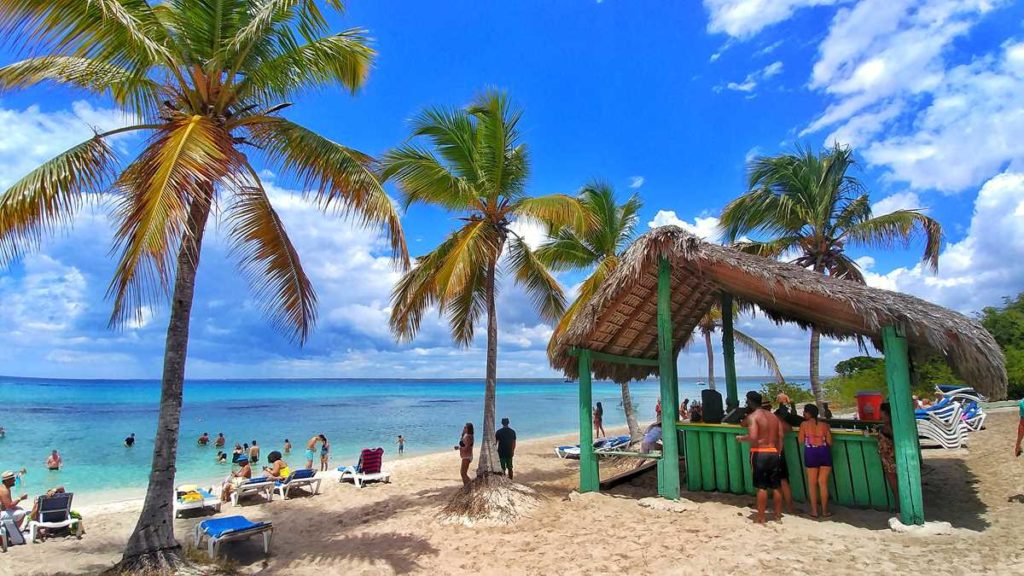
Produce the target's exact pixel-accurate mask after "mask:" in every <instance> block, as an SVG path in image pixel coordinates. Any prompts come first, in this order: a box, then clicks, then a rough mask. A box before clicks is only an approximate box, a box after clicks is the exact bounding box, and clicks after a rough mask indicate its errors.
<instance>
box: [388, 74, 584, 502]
mask: <svg viewBox="0 0 1024 576" xmlns="http://www.w3.org/2000/svg"><path fill="white" fill-rule="evenodd" d="M520 116H521V112H520V111H519V110H518V109H516V108H514V107H512V105H511V104H510V103H509V100H508V97H507V96H506V95H505V94H503V93H499V92H494V91H491V92H487V93H485V94H483V95H481V96H480V97H478V98H476V99H475V100H474V101H473V102H472V103H471V104H470V105H469V106H467V107H465V108H454V109H453V108H442V107H438V108H430V109H427V110H425V111H424V112H422V113H421V114H419V115H418V116H417V117H416V118H415V119H414V120H413V123H412V124H413V131H412V138H413V140H412V141H410V142H409V143H407V144H404V145H402V146H400V147H398V148H396V149H394V150H392V151H391V152H388V153H387V154H386V155H385V157H384V160H383V174H384V176H385V178H388V179H394V180H395V181H396V182H397V183H398V187H399V189H400V190H401V193H402V196H403V200H404V202H405V205H406V207H408V206H410V205H412V204H417V203H424V204H432V205H435V206H438V207H440V208H443V209H445V210H447V211H448V212H451V213H452V214H454V215H457V217H458V218H459V220H460V221H461V225H460V226H459V228H457V229H456V230H454V231H453V232H452V233H451V234H449V235H448V237H447V238H446V239H445V240H444V241H443V242H442V243H441V244H440V245H439V246H438V247H437V248H435V249H434V250H433V251H432V252H430V253H428V254H425V255H423V256H420V257H418V258H417V259H416V261H415V263H414V265H413V267H412V268H411V269H410V270H409V271H408V272H407V273H405V275H403V277H402V278H401V279H400V280H399V281H398V283H397V284H396V285H395V289H394V292H393V294H392V297H391V301H392V310H391V320H390V324H391V329H392V331H393V332H394V333H395V335H396V336H397V337H398V339H399V340H406V341H407V340H411V339H412V338H413V337H415V335H416V333H417V332H418V330H419V327H420V322H421V320H422V318H423V315H424V313H426V312H427V311H428V309H430V308H433V307H436V308H437V309H438V311H439V313H440V314H442V315H444V316H446V317H447V318H448V322H449V325H450V327H451V333H452V337H453V338H454V339H455V342H456V343H458V344H459V345H462V346H469V345H470V344H471V343H472V341H473V336H474V334H475V331H476V325H477V323H478V322H479V321H480V320H481V319H483V318H486V322H487V360H486V372H485V374H486V377H485V388H484V418H483V434H482V437H478V439H479V443H480V458H479V462H478V465H477V476H476V480H474V482H473V483H472V484H471V485H470V487H469V489H467V490H463V491H462V492H460V493H459V494H458V495H457V496H456V498H455V500H453V505H457V506H456V508H458V507H459V506H461V507H462V509H465V510H469V509H470V508H472V507H473V506H472V502H473V501H476V502H484V500H485V499H486V496H487V495H486V493H485V490H486V489H489V488H492V487H498V488H500V487H501V484H502V483H501V482H500V481H496V480H495V479H496V478H497V477H495V476H494V474H495V473H498V472H499V469H498V460H497V457H496V456H497V455H496V448H495V445H494V409H495V406H494V401H495V391H496V380H497V360H498V318H497V311H496V310H495V294H496V293H497V290H498V276H499V272H500V270H499V269H500V268H504V269H505V270H507V271H508V272H510V273H511V274H512V275H513V276H514V277H515V280H516V283H517V284H519V285H521V286H522V287H523V288H525V290H526V291H527V292H528V293H529V294H530V295H531V296H532V298H533V302H534V304H535V305H536V307H537V309H538V310H539V312H540V314H541V316H542V317H543V318H545V319H548V320H551V321H555V320H557V319H558V318H559V317H561V315H562V313H563V311H564V309H565V298H564V296H563V294H562V290H561V288H560V287H559V285H558V282H557V281H556V280H555V279H554V277H552V276H551V274H550V273H549V272H548V271H547V269H546V268H545V267H544V265H543V264H542V263H541V262H540V261H539V260H538V259H537V257H536V255H535V254H534V252H533V251H532V250H531V249H530V246H529V245H528V244H527V243H526V240H525V239H524V238H523V237H522V236H521V235H519V234H517V233H516V232H515V230H514V226H513V225H514V224H515V223H517V222H519V221H521V220H532V221H535V222H541V223H545V224H548V225H550V226H556V227H557V226H562V225H569V224H572V225H575V226H577V227H580V226H583V225H584V224H585V219H584V215H583V212H582V210H581V209H580V207H579V203H578V202H577V201H576V200H575V199H574V198H572V197H569V196H565V195H551V196H543V197H530V196H528V195H527V193H526V183H527V168H528V162H527V154H526V145H525V144H523V143H521V142H520V136H519V130H518V124H519V119H520ZM503 255H504V256H503ZM480 489H484V490H480ZM478 495H482V496H483V498H482V499H476V496H478ZM486 504H487V503H484V504H483V506H484V507H485V508H486ZM452 509H453V508H449V510H452ZM478 512H479V513H480V514H481V515H485V514H489V513H490V511H489V510H485V511H479V510H478Z"/></svg>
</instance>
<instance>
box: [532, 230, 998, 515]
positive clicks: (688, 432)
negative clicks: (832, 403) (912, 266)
mask: <svg viewBox="0 0 1024 576" xmlns="http://www.w3.org/2000/svg"><path fill="white" fill-rule="evenodd" d="M715 303H720V304H721V307H722V318H723V319H728V320H727V321H725V322H723V324H724V326H723V331H722V332H723V334H722V339H723V342H722V349H723V353H724V355H725V373H726V374H725V376H726V391H727V400H726V405H727V409H730V410H731V409H733V408H736V407H737V406H738V405H739V398H738V397H737V388H736V370H735V362H734V348H733V342H732V323H731V321H729V320H731V318H732V314H731V311H732V309H733V306H734V305H735V304H737V303H739V304H740V305H743V306H749V305H755V306H757V308H759V309H760V310H761V311H762V312H763V313H764V314H766V315H767V316H768V317H769V318H771V319H772V320H774V321H775V322H777V323H780V324H781V323H784V322H794V323H796V324H798V325H800V326H801V327H803V328H807V327H809V326H811V325H814V326H816V327H817V328H818V329H819V330H820V331H821V333H822V334H824V335H827V336H831V337H833V338H839V339H845V338H863V339H866V340H870V341H871V342H872V343H873V344H874V345H875V347H877V348H878V349H879V350H882V351H884V353H885V361H886V380H887V386H888V396H889V401H890V404H891V408H892V420H893V428H894V435H895V445H896V466H897V476H898V479H899V487H900V490H899V496H900V510H901V519H902V521H903V522H904V523H906V524H921V523H923V522H924V510H923V504H922V500H921V471H920V460H919V457H918V456H919V444H918V435H917V426H916V423H915V418H914V406H913V402H912V399H911V393H910V366H911V359H912V358H925V357H928V356H933V355H939V356H942V357H944V358H945V359H946V360H947V362H948V363H949V365H950V367H951V368H952V369H953V370H954V371H955V372H956V373H957V374H958V375H959V376H960V377H961V378H963V379H964V380H965V381H966V382H967V383H968V384H970V385H971V386H973V387H974V388H975V389H976V390H978V391H980V392H982V393H983V394H986V395H988V396H989V397H990V398H992V399H994V400H999V399H1002V398H1003V397H1005V395H1006V384H1007V380H1006V370H1005V366H1004V361H1003V356H1002V352H1001V351H1000V349H999V346H998V344H997V343H996V342H995V340H994V339H993V338H992V336H991V335H990V334H989V333H988V332H987V331H986V330H985V329H984V328H983V327H982V326H981V325H980V324H978V323H977V322H975V321H974V320H971V319H970V318H967V317H966V316H964V315H962V314H959V313H957V312H954V311H952V310H948V309H946V308H943V307H941V306H937V305H935V304H932V303H930V302H926V301H924V300H921V299H920V298H916V297H913V296H909V295H906V294H900V293H896V292H891V291H888V290H881V289H877V288H871V287H868V286H864V285H861V284H857V283H854V282H851V281H847V280H840V279H836V278H831V277H828V276H825V275H822V274H818V273H815V272H812V271H810V270H806V269H804V268H801V267H799V266H796V265H793V264H788V263H784V262H778V261H775V260H769V259H766V258H762V257H759V256H753V255H750V254H746V253H743V252H741V251H739V250H737V249H735V248H730V247H726V246H720V245H718V244H712V243H709V242H705V241H703V240H701V239H700V238H698V237H696V236H694V235H692V234H689V233H688V232H685V231H683V230H682V229H680V228H678V227H675V226H665V227H661V228H658V229H656V230H654V231H652V232H649V233H647V234H645V235H643V236H641V237H640V238H638V239H637V240H636V242H635V243H634V244H633V245H632V246H631V247H630V248H629V250H628V251H627V252H626V253H625V255H624V257H623V259H622V263H621V265H620V266H619V268H618V269H617V270H616V271H615V272H614V273H613V274H612V275H611V276H610V277H609V278H608V279H607V281H606V282H605V283H604V284H603V285H602V287H601V288H600V289H599V290H598V292H597V294H596V295H595V297H594V298H593V299H592V300H591V301H590V302H589V303H588V304H587V305H586V306H585V307H584V308H583V309H582V310H581V311H580V313H579V314H578V315H577V316H576V318H575V319H574V320H573V322H572V324H570V325H569V327H568V329H567V330H566V331H565V333H564V334H563V336H562V337H561V338H560V339H559V341H558V342H556V345H555V348H554V351H553V355H552V359H551V361H552V365H553V366H554V367H555V368H556V369H558V370H560V371H562V372H564V373H565V375H566V376H568V377H570V378H574V379H575V378H578V379H579V386H580V397H579V402H580V446H581V456H580V490H581V491H584V492H586V491H596V490H598V489H599V476H598V467H597V459H596V456H595V454H594V450H593V432H592V429H591V425H590V424H591V418H592V414H591V377H592V376H593V377H597V378H600V379H610V380H613V381H615V382H625V381H629V380H638V379H643V378H647V377H648V376H652V375H658V376H659V378H660V382H661V396H662V426H663V429H664V430H665V431H666V433H665V434H664V436H663V451H662V456H661V459H660V461H659V462H658V492H659V494H660V495H661V496H663V497H665V498H670V499H676V498H678V497H679V491H680V477H679V467H678V466H677V465H676V463H677V462H678V460H679V456H680V454H681V450H680V443H682V444H683V445H684V447H685V448H687V454H686V462H687V470H688V472H687V475H688V487H689V488H690V489H691V490H693V489H697V490H701V489H703V490H713V489H718V490H723V488H726V489H729V491H734V492H737V491H740V492H741V491H749V490H747V488H748V486H746V484H748V483H749V477H748V478H744V477H743V475H744V472H743V471H742V469H741V468H742V466H743V465H744V461H743V458H742V457H743V453H742V452H741V450H742V449H741V448H740V447H739V446H737V442H735V439H734V438H732V436H734V435H735V434H737V433H743V429H742V428H740V427H738V426H731V427H728V426H727V425H720V426H721V428H718V429H712V428H700V429H698V428H694V427H693V426H692V425H683V424H681V423H680V422H678V406H679V392H678V380H677V375H676V368H677V361H678V355H679V351H680V350H681V349H682V348H683V347H684V346H685V345H686V344H687V343H688V340H689V338H690V337H691V336H692V334H693V333H694V328H695V327H696V326H697V324H698V322H699V320H700V319H701V317H703V316H704V315H705V314H706V313H707V312H708V311H709V310H710V309H711V307H712V306H713V305H714V304H715ZM704 426H705V427H708V426H713V425H704ZM677 429H678V430H680V432H681V433H680V434H670V433H668V431H669V430H677ZM713 433H717V435H716V434H713ZM680 436H681V437H682V439H681V440H680ZM854 436H855V435H854V434H851V435H850V436H849V438H840V439H839V440H837V442H836V445H837V446H840V445H842V449H843V450H848V449H849V450H854V451H855V452H856V454H858V455H862V456H861V457H862V458H863V461H864V462H865V463H866V464H865V468H864V469H857V470H850V471H848V475H852V476H850V483H851V485H856V486H861V485H863V486H865V487H867V486H870V485H873V484H876V483H877V480H878V478H877V476H876V475H875V474H874V472H873V470H874V464H875V463H874V462H873V461H872V458H871V457H869V452H870V450H871V449H872V448H874V442H873V440H874V439H873V438H870V437H866V436H864V435H863V434H862V433H857V434H856V436H858V437H859V438H862V440H857V439H855V438H854ZM865 438H867V439H868V440H867V442H868V443H869V444H870V445H868V444H865V440H863V439H865ZM844 440H848V442H847V441H844ZM847 444H848V445H849V446H847ZM718 445H720V446H721V450H722V451H723V452H722V454H720V455H719V458H718V465H717V466H716V465H715V464H714V463H712V462H709V459H710V458H711V456H710V454H711V453H712V452H713V451H714V449H715V447H716V446H718ZM788 445H789V443H788V442H787V446H788ZM730 447H731V449H730ZM702 448H703V449H702ZM726 451H728V452H729V454H728V455H727V456H726V455H725V452H726ZM787 453H788V451H787ZM870 456H872V457H873V458H874V459H877V455H870ZM844 458H845V454H844ZM851 461H852V460H851ZM722 462H728V463H729V465H722ZM799 465H800V464H799V461H798V462H797V463H796V466H797V467H799ZM790 467H794V464H793V463H792V462H791V463H790ZM748 468H749V466H748ZM836 472H837V475H838V473H839V472H840V471H839V470H837V471H836ZM746 474H748V475H749V471H748V472H746ZM709 475H710V477H709ZM791 476H792V474H791ZM797 476H802V472H801V473H800V474H797ZM841 488H842V487H839V486H836V489H837V490H840V489H841ZM849 490H850V492H851V494H849V495H848V498H842V497H840V498H837V500H838V502H839V503H841V504H844V503H852V504H855V505H856V504H864V505H873V506H876V507H878V506H889V505H891V504H892V502H885V501H884V500H883V499H884V498H885V492H884V491H885V488H884V482H883V485H882V487H881V488H880V489H878V488H877V487H876V489H874V490H869V489H867V488H862V489H860V490H856V491H855V490H854V489H853V488H850V489H849ZM879 490H881V491H882V492H881V493H880V492H879ZM855 492H856V493H855ZM837 496H839V494H837ZM888 497H889V498H890V499H891V493H890V494H889V496H888ZM844 500H847V501H848V502H844Z"/></svg>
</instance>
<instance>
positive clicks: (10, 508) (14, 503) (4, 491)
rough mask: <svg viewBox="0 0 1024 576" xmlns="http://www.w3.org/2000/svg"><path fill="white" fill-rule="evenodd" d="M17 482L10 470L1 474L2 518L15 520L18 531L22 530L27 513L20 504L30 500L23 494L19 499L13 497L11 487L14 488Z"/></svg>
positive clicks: (0, 512) (0, 501) (0, 507)
mask: <svg viewBox="0 0 1024 576" xmlns="http://www.w3.org/2000/svg"><path fill="white" fill-rule="evenodd" d="M15 480H16V476H15V475H14V472H11V471H10V470H7V471H5V472H4V473H3V474H0V517H3V518H11V519H13V520H14V523H15V524H17V525H18V529H21V528H22V523H23V522H24V521H25V516H26V514H27V512H25V510H22V508H21V507H20V506H18V504H20V503H21V502H23V501H25V500H28V494H22V495H21V496H18V497H17V498H14V497H13V496H12V495H11V487H13V486H14V481H15Z"/></svg>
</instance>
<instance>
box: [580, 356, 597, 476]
mask: <svg viewBox="0 0 1024 576" xmlns="http://www.w3.org/2000/svg"><path fill="white" fill-rule="evenodd" d="M579 367H580V369H579V372H580V492H597V491H598V490H600V488H601V480H600V476H599V475H598V472H597V456H595V455H594V428H593V424H594V412H593V407H592V402H591V401H592V400H593V398H592V397H591V386H590V350H580V354H579Z"/></svg>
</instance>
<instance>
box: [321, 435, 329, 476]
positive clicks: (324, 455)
mask: <svg viewBox="0 0 1024 576" xmlns="http://www.w3.org/2000/svg"><path fill="white" fill-rule="evenodd" d="M330 460H331V443H330V442H328V441H327V436H325V435H323V434H321V435H320V471H321V472H326V471H327V463H328V462H330Z"/></svg>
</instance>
